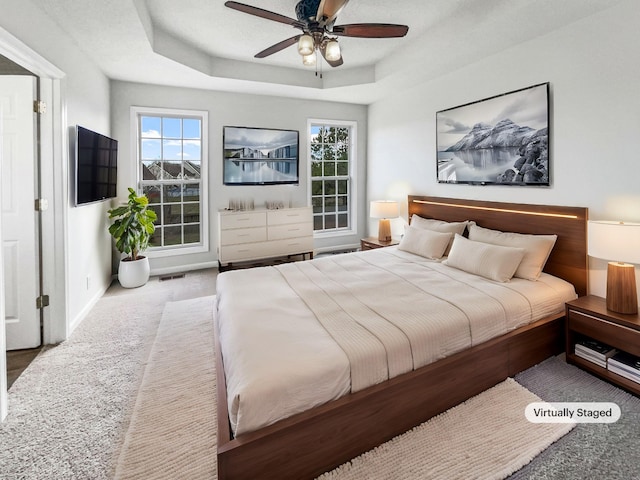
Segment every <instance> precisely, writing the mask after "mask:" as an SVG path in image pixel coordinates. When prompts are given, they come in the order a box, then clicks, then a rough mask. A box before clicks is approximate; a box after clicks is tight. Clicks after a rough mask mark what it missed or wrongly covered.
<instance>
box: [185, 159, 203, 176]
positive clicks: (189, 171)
mask: <svg viewBox="0 0 640 480" xmlns="http://www.w3.org/2000/svg"><path fill="white" fill-rule="evenodd" d="M200 167H201V165H200V162H199V161H197V162H191V161H189V162H183V163H182V176H183V178H184V179H185V180H191V179H197V178H200Z"/></svg>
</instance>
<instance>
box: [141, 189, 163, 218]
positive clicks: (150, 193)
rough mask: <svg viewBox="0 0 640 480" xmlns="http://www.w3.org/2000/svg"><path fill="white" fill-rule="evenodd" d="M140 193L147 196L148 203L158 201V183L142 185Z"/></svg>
mask: <svg viewBox="0 0 640 480" xmlns="http://www.w3.org/2000/svg"><path fill="white" fill-rule="evenodd" d="M142 193H144V194H145V195H146V196H147V198H148V199H149V203H160V187H159V186H158V185H145V186H143V187H142ZM156 213H157V212H156Z"/></svg>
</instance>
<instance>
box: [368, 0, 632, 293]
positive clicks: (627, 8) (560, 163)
mask: <svg viewBox="0 0 640 480" xmlns="http://www.w3.org/2000/svg"><path fill="white" fill-rule="evenodd" d="M639 26H640V9H638V6H637V2H636V1H635V0H630V1H625V2H621V3H620V4H619V5H618V6H616V7H613V8H611V9H608V10H605V11H604V12H601V13H599V14H596V15H594V16H592V17H589V18H586V19H584V20H581V21H579V22H576V23H573V24H571V25H569V26H566V27H564V28H562V29H560V30H558V31H555V32H552V33H550V34H548V35H545V36H542V37H540V38H537V39H535V40H532V41H529V42H526V43H523V44H520V45H516V46H513V47H511V48H509V49H507V50H505V51H503V52H500V53H499V54H496V55H493V56H489V57H487V58H479V59H478V61H477V62H475V63H473V64H469V65H464V66H461V67H460V69H458V70H456V71H453V72H450V73H449V74H447V75H445V76H442V77H440V78H435V79H432V80H430V81H426V82H424V83H420V84H418V85H416V86H415V87H413V88H411V89H410V90H405V91H402V92H398V93H396V94H395V95H392V96H390V97H388V98H385V99H384V100H382V101H379V102H377V103H375V104H373V105H371V106H370V108H369V143H368V145H369V148H368V152H369V162H368V181H367V185H368V198H369V199H376V198H395V199H398V200H401V201H404V207H405V208H404V212H405V213H404V215H405V219H404V220H406V195H407V194H428V195H437V196H445V197H457V198H469V199H483V200H495V201H513V202H521V203H532V204H550V205H554V204H558V205H572V206H584V207H588V208H589V212H590V218H591V219H612V220H626V221H640V188H639V186H638V185H639V184H638V181H639V179H640V88H639V86H640V62H638V45H639V44H640V28H638V27H639ZM543 82H550V91H551V128H550V134H551V137H550V143H551V147H550V154H551V162H552V164H551V186H550V187H548V188H547V187H545V188H537V187H507V186H504V187H503V186H464V185H446V184H438V183H437V179H436V166H435V152H436V138H435V133H436V125H435V112H437V111H439V110H443V109H447V108H450V107H455V106H458V105H462V104H465V103H468V102H473V101H476V100H480V99H483V98H486V97H490V96H493V95H497V94H500V93H504V92H508V91H512V90H516V89H519V88H523V87H527V86H530V85H534V84H538V83H543ZM404 220H397V221H396V222H395V225H394V229H395V230H396V231H397V232H400V231H401V229H402V224H403V221H404ZM374 227H375V226H374V225H373V224H371V225H370V231H371V232H373V231H374V230H373V229H374ZM590 270H591V271H590V290H591V293H593V294H595V295H600V296H604V295H605V281H604V278H605V275H606V263H605V262H603V261H600V260H594V259H591V269H590ZM639 285H640V282H639Z"/></svg>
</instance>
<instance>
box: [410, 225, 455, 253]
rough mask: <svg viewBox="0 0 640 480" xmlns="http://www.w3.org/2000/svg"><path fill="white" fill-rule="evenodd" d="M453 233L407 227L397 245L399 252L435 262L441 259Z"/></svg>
mask: <svg viewBox="0 0 640 480" xmlns="http://www.w3.org/2000/svg"><path fill="white" fill-rule="evenodd" d="M452 237H453V233H447V232H436V231H434V230H426V229H422V228H416V227H412V226H408V227H407V228H406V229H405V231H404V236H403V237H402V240H400V244H399V245H398V249H399V250H404V251H405V252H409V253H414V254H416V255H420V256H421V257H426V258H430V259H432V260H437V259H439V258H441V257H442V255H443V254H444V251H445V249H446V248H447V246H448V245H449V241H450V240H451V238H452Z"/></svg>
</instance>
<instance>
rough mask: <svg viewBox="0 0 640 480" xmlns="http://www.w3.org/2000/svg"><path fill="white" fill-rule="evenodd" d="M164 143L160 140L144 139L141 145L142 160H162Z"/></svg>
mask: <svg viewBox="0 0 640 480" xmlns="http://www.w3.org/2000/svg"><path fill="white" fill-rule="evenodd" d="M161 150H162V143H161V141H160V140H142V142H141V145H140V157H141V160H160V159H161V158H162V155H161Z"/></svg>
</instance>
